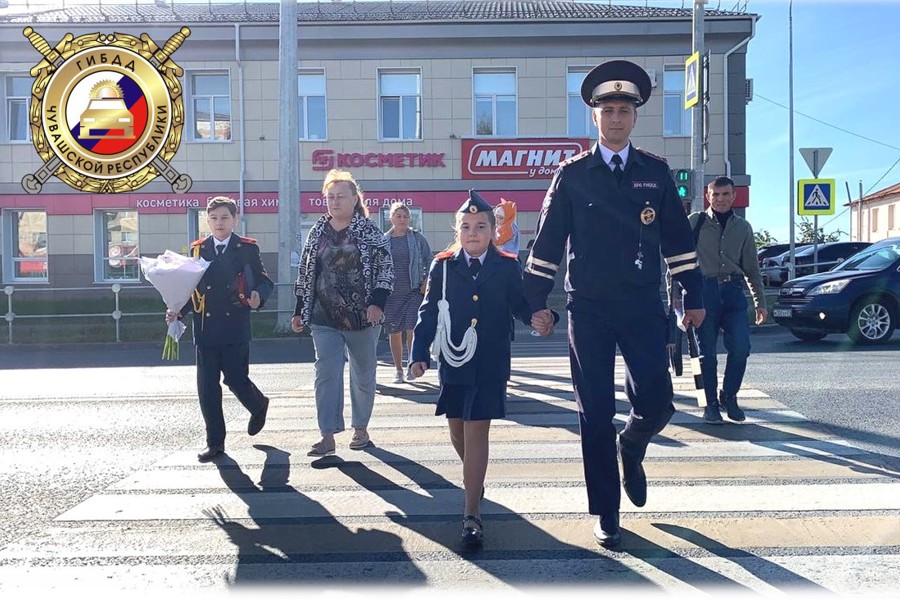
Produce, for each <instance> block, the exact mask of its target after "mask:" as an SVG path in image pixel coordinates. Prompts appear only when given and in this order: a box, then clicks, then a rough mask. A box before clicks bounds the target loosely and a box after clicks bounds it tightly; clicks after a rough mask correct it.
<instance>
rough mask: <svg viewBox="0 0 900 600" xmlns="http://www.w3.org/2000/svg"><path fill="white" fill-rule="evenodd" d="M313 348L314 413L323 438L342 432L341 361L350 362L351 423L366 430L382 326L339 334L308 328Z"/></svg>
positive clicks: (326, 328) (342, 366)
mask: <svg viewBox="0 0 900 600" xmlns="http://www.w3.org/2000/svg"><path fill="white" fill-rule="evenodd" d="M309 328H310V330H311V331H312V338H313V345H314V346H315V349H316V363H315V369H316V384H315V385H316V414H317V416H318V421H319V431H320V432H321V433H322V435H326V434H329V433H338V432H341V431H344V429H345V427H344V362H345V357H346V358H347V359H349V360H348V362H349V363H350V409H351V417H350V424H351V426H352V427H368V425H369V419H370V418H371V417H372V407H373V406H374V404H375V367H376V364H377V363H376V360H375V350H376V348H377V346H378V337H379V335H381V325H375V326H374V327H368V328H366V329H364V330H362V331H341V330H339V329H334V328H332V327H326V326H324V325H312V324H311V325H310V326H309Z"/></svg>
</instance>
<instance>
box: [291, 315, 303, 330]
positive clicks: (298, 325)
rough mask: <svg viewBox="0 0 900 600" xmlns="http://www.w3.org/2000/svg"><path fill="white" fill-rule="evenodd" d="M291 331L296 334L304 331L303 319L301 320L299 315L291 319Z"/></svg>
mask: <svg viewBox="0 0 900 600" xmlns="http://www.w3.org/2000/svg"><path fill="white" fill-rule="evenodd" d="M291 331H293V332H294V333H300V332H301V331H303V319H301V318H300V316H299V315H294V316H293V317H291Z"/></svg>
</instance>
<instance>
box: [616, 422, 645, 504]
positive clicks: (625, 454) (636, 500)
mask: <svg viewBox="0 0 900 600" xmlns="http://www.w3.org/2000/svg"><path fill="white" fill-rule="evenodd" d="M618 443H619V456H620V457H621V458H622V486H623V487H624V488H625V493H626V494H627V495H628V499H629V500H631V503H632V504H634V505H635V506H643V505H645V504H647V475H646V474H645V473H644V466H643V465H642V464H641V459H640V458H638V457H637V456H635V455H634V453H632V452H631V451H629V450H628V449H627V448H625V446H624V445H623V444H622V440H621V439H619V441H618Z"/></svg>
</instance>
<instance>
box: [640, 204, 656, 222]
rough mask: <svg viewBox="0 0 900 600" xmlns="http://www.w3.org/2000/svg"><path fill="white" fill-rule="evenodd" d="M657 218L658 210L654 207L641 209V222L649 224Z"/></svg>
mask: <svg viewBox="0 0 900 600" xmlns="http://www.w3.org/2000/svg"><path fill="white" fill-rule="evenodd" d="M655 220H656V211H655V210H653V209H652V208H645V209H644V210H642V211H641V223H643V224H644V225H649V224H650V223H652V222H653V221H655Z"/></svg>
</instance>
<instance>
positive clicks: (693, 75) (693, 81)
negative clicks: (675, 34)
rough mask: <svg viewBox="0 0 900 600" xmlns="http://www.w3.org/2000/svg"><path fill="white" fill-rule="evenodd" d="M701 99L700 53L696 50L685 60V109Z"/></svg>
mask: <svg viewBox="0 0 900 600" xmlns="http://www.w3.org/2000/svg"><path fill="white" fill-rule="evenodd" d="M699 100H700V53H699V52H694V53H693V54H691V56H690V58H688V59H687V60H686V61H684V109H685V110H687V109H689V108H690V107H692V106H694V105H695V104H697V102H698V101H699Z"/></svg>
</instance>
